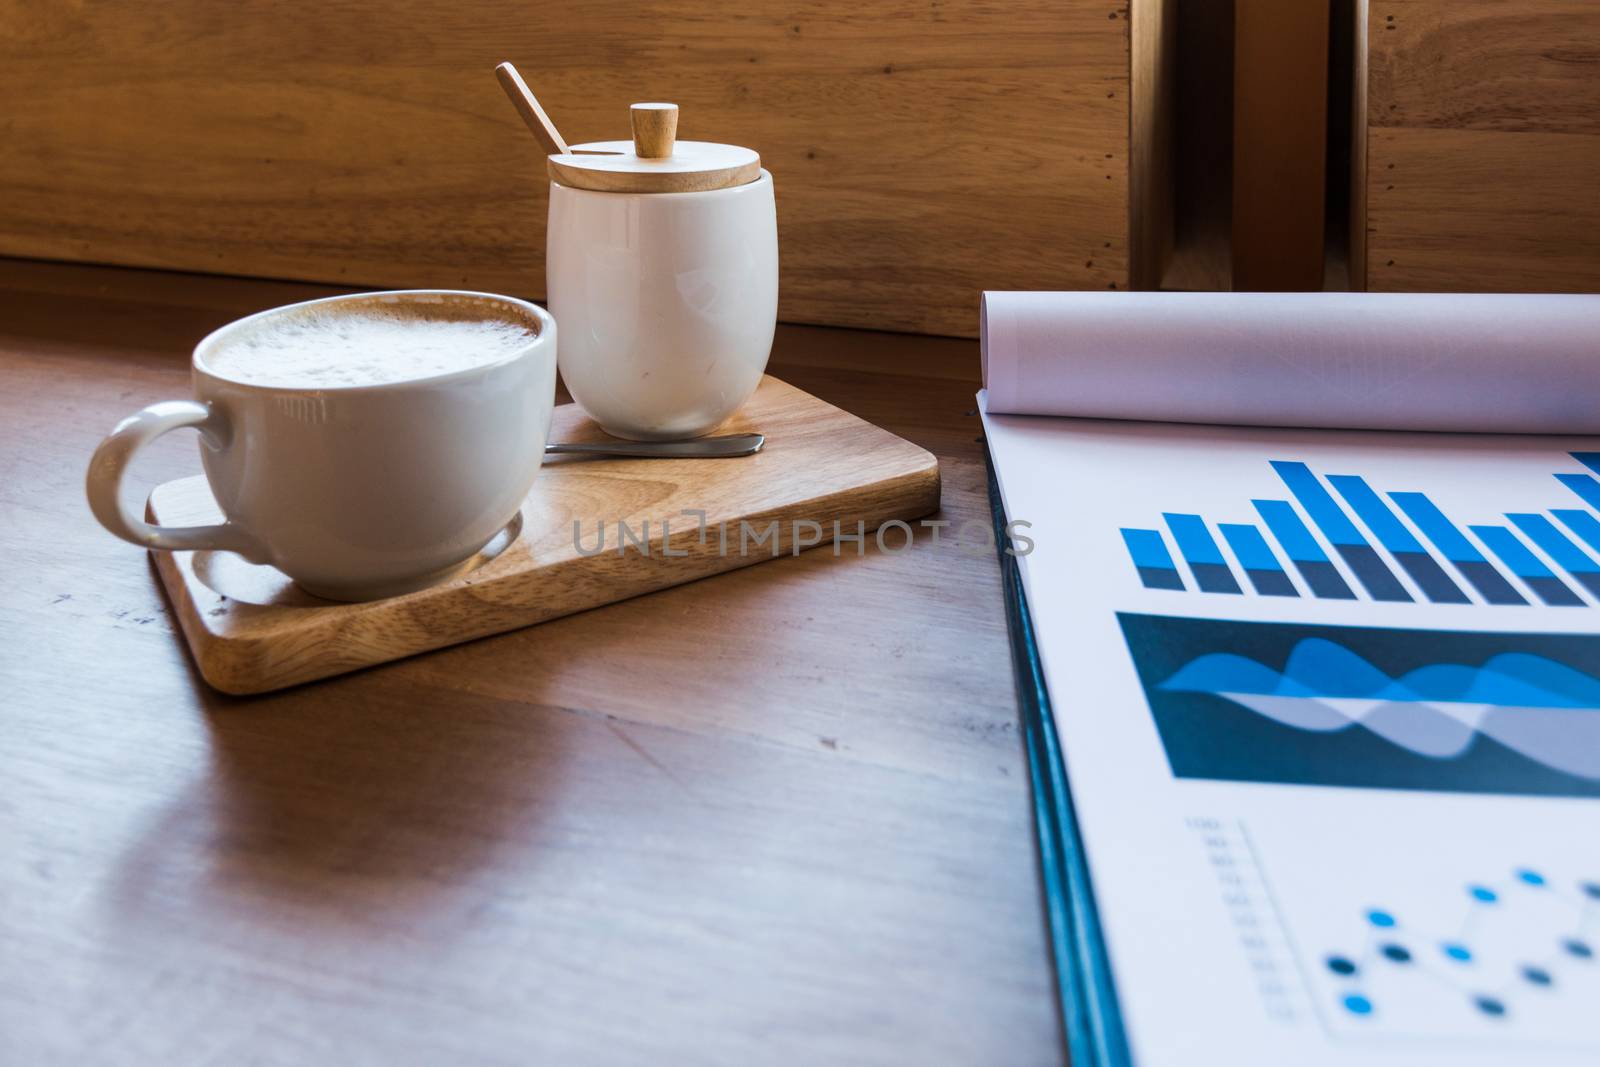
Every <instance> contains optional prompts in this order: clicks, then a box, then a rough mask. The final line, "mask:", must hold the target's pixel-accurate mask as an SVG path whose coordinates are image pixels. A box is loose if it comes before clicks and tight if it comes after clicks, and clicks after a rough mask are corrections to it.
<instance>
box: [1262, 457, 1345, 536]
mask: <svg viewBox="0 0 1600 1067" xmlns="http://www.w3.org/2000/svg"><path fill="white" fill-rule="evenodd" d="M1272 469H1273V470H1275V471H1277V472H1278V477H1280V478H1282V479H1283V484H1285V485H1287V486H1288V487H1289V492H1291V493H1293V494H1294V495H1295V499H1296V500H1298V501H1300V506H1301V507H1303V508H1305V509H1306V514H1307V515H1310V516H1311V521H1312V522H1314V523H1316V524H1317V526H1318V527H1319V528H1320V529H1321V530H1322V533H1323V535H1324V536H1326V537H1327V539H1328V540H1329V541H1331V542H1333V543H1334V544H1335V545H1364V544H1366V543H1367V539H1366V538H1365V537H1362V536H1361V531H1360V530H1357V529H1356V525H1355V523H1353V522H1351V521H1350V517H1349V516H1348V515H1346V514H1345V513H1344V509H1343V508H1341V507H1340V506H1339V504H1338V502H1337V501H1335V500H1334V499H1333V497H1332V496H1331V495H1329V493H1328V491H1327V490H1326V489H1324V488H1322V483H1321V482H1319V481H1318V480H1317V476H1316V475H1315V474H1312V473H1311V468H1310V467H1308V466H1306V465H1305V464H1304V463H1288V462H1285V461H1283V460H1273V461H1272Z"/></svg>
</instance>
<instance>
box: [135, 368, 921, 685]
mask: <svg viewBox="0 0 1600 1067" xmlns="http://www.w3.org/2000/svg"><path fill="white" fill-rule="evenodd" d="M721 430H722V431H723V432H727V433H749V432H756V433H761V434H764V435H765V436H766V438H767V445H766V447H765V448H763V449H762V450H761V452H760V453H758V454H757V455H754V456H749V457H745V458H743V459H737V460H732V459H729V460H645V459H617V460H594V459H585V458H574V459H555V460H547V461H546V462H545V464H544V467H543V469H541V470H540V472H539V480H538V482H537V484H536V485H535V486H534V490H533V492H532V493H531V494H530V495H529V497H528V500H527V502H526V503H525V504H524V505H523V507H522V514H521V532H520V536H516V537H515V539H514V540H513V541H512V542H511V544H510V545H509V547H507V548H505V549H504V551H502V552H500V553H498V554H497V555H496V556H495V557H494V558H493V559H491V560H488V561H487V562H485V563H484V564H483V565H482V566H480V567H477V568H476V569H474V570H472V571H471V572H470V573H467V574H464V575H462V576H461V577H459V578H457V579H455V580H453V581H449V582H445V583H443V584H441V585H437V586H434V587H433V588H431V589H425V590H423V591H421V592H418V593H412V594H411V595H409V596H400V597H391V598H389V599H386V600H377V601H369V602H366V603H360V604H334V603H330V602H327V601H321V600H318V599H317V598H316V597H312V596H308V595H307V594H305V593H302V592H301V591H300V590H299V589H297V588H296V587H295V586H294V584H293V583H292V582H290V581H289V580H288V579H287V578H286V577H285V576H284V575H283V574H282V573H280V572H279V571H276V570H274V569H273V568H271V567H264V566H251V565H250V564H247V563H244V562H243V561H242V560H239V559H238V558H237V557H234V556H231V555H228V554H225V553H216V552H154V553H152V556H153V557H154V559H155V565H156V569H157V570H158V571H159V572H160V574H161V579H162V581H163V583H165V585H166V588H167V594H168V597H169V599H170V601H171V603H172V606H173V610H174V611H175V612H176V613H177V615H178V621H179V623H180V625H181V627H182V629H183V634H184V636H185V637H186V638H187V639H188V642H189V648H190V650H191V651H192V652H193V653H194V657H195V663H196V665H197V666H198V667H199V669H200V673H201V675H202V676H203V677H204V678H205V679H206V681H208V682H210V683H211V684H212V685H214V686H216V687H217V688H218V689H221V690H222V691H223V692H225V693H235V694H245V693H261V692H266V691H268V690H272V689H282V688H283V687H284V686H289V685H295V684H298V683H300V682H308V681H313V680H315V679H319V678H327V677H329V676H331V675H335V674H343V673H345V672H346V671H353V670H357V669H359V668H361V667H370V666H373V665H374V664H378V663H387V662H389V661H391V660H396V659H400V658H401V657H404V656H410V655H415V654H416V653H418V652H431V651H433V650H434V649H438V648H444V647H446V646H448V645H454V644H459V643H461V642H462V641H470V640H473V639H474V638H479V637H487V636H489V635H491V634H497V633H504V632H505V631H507V630H513V629H516V628H518V627H521V626H530V625H533V624H534V623H541V622H548V621H549V620H551V619H557V618H560V617H562V616H564V615H571V614H573V613H574V612H579V611H587V610H589V609H591V608H597V607H601V606H602V605H605V604H612V603H615V602H616V601H619V600H626V599H627V598H629V597H634V596H639V595H641V594H644V593H653V592H657V591H659V590H662V589H667V588H670V587H671V586H674V585H682V584H683V583H684V582H692V581H695V580H697V579H700V578H705V577H708V576H710V575H713V574H721V573H723V572H726V571H730V570H734V569H735V568H738V567H748V566H751V565H753V564H757V563H762V562H767V561H770V560H773V559H778V558H781V557H783V556H786V555H798V554H799V553H800V552H801V551H803V550H805V549H807V548H810V547H816V546H817V545H819V544H824V543H825V544H827V545H828V546H829V548H830V549H832V550H833V551H835V552H838V553H843V552H851V553H855V554H858V555H859V554H860V553H861V552H862V551H864V549H865V543H864V541H859V540H858V541H854V542H846V541H841V542H839V544H838V545H837V546H835V545H834V542H833V536H834V533H835V531H836V530H837V531H839V532H841V533H843V534H846V535H855V536H857V537H860V535H861V534H862V533H863V531H866V532H869V533H870V532H871V531H875V530H877V529H878V527H879V526H881V525H883V524H884V523H886V522H889V521H891V520H899V521H900V522H901V523H902V524H904V523H906V522H907V521H908V520H915V519H920V518H922V517H923V516H925V515H928V514H931V513H932V512H934V511H937V510H938V508H939V463H938V460H936V459H934V457H933V455H932V454H931V453H929V452H928V451H927V450H926V449H922V448H918V447H917V446H916V445H914V444H911V443H910V442H909V441H904V440H902V439H900V438H898V437H896V436H894V434H891V433H889V432H888V431H887V430H881V429H879V428H878V427H876V426H873V425H871V424H870V423H867V422H863V421H862V420H861V419H858V418H856V417H855V416H854V415H851V414H849V413H848V412H844V411H841V410H839V409H838V408H836V407H834V406H833V405H832V404H827V403H824V402H823V401H821V400H818V399H817V398H816V397H814V396H811V395H810V394H809V393H805V392H802V391H801V390H799V389H796V388H794V387H793V386H791V385H786V384H784V383H783V382H781V381H779V380H778V379H776V378H773V377H770V376H769V377H767V378H766V379H764V380H763V381H762V383H761V385H760V387H759V388H758V389H757V390H756V394H755V396H753V397H751V398H750V400H749V401H748V402H746V404H745V406H744V407H743V408H741V409H740V411H739V412H738V413H737V414H736V415H735V416H734V417H733V418H732V419H730V420H729V421H728V423H726V424H725V425H724V426H723V427H722V428H721ZM551 439H552V440H555V441H588V440H605V439H606V437H605V434H604V433H603V432H602V431H601V430H600V428H599V427H598V426H596V425H595V424H594V423H593V422H592V421H591V420H589V419H588V418H587V417H586V416H584V414H583V413H582V411H581V410H579V409H578V408H577V407H576V406H575V405H571V404H567V405H562V406H561V407H559V408H557V410H556V413H555V419H554V421H553V423H552V426H551ZM147 511H148V515H149V521H154V522H159V523H161V524H163V525H166V526H201V525H208V524H211V523H216V522H221V521H222V519H223V515H222V513H221V511H220V510H219V509H218V508H217V505H216V501H215V500H214V499H213V498H212V496H211V492H210V490H209V489H208V488H207V486H206V480H205V478H204V477H201V476H196V477H193V478H185V479H183V480H181V481H175V482H168V483H167V484H165V485H163V486H160V487H159V488H157V490H156V491H155V493H154V494H153V495H152V496H151V498H150V502H149V505H148V508H147ZM575 523H576V524H578V525H577V529H576V530H575V529H574V524H575ZM702 524H703V526H702ZM624 526H625V527H626V529H627V531H628V537H629V538H630V540H624V535H623V527H624ZM674 527H675V529H674ZM911 532H912V531H910V530H909V529H907V530H905V531H901V530H898V529H896V530H891V531H888V532H887V538H888V539H887V540H886V542H885V543H886V544H888V545H890V546H893V547H894V548H898V547H899V546H900V545H902V544H904V543H905V542H904V539H905V537H907V536H909V534H910V533H911Z"/></svg>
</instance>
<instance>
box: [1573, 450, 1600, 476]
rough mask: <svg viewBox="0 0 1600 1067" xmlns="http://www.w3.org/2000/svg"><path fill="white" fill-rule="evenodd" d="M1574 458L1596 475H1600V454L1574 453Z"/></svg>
mask: <svg viewBox="0 0 1600 1067" xmlns="http://www.w3.org/2000/svg"><path fill="white" fill-rule="evenodd" d="M1572 458H1573V459H1575V460H1577V461H1578V462H1579V463H1582V464H1583V465H1584V466H1585V467H1588V468H1589V469H1590V470H1592V471H1594V472H1595V473H1596V474H1600V452H1574V453H1572Z"/></svg>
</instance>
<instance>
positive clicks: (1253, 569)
mask: <svg viewBox="0 0 1600 1067" xmlns="http://www.w3.org/2000/svg"><path fill="white" fill-rule="evenodd" d="M1217 529H1219V530H1221V531H1222V536H1223V538H1224V539H1225V540H1226V541H1227V542H1228V545H1229V547H1231V548H1232V549H1233V554H1234V555H1235V556H1238V557H1239V565H1240V566H1241V567H1243V568H1244V576H1245V577H1246V578H1248V579H1250V584H1251V585H1253V586H1255V590H1256V592H1258V593H1260V594H1261V595H1262V596H1299V595H1300V591H1299V590H1298V589H1296V588H1295V587H1294V582H1293V581H1291V580H1290V578H1289V576H1288V575H1287V574H1285V573H1284V570H1283V565H1282V564H1281V563H1279V562H1278V557H1277V556H1276V555H1274V554H1273V552H1272V546H1270V545H1268V544H1267V539H1266V538H1265V537H1262V536H1261V531H1260V530H1258V529H1256V528H1255V527H1254V526H1248V525H1244V524H1235V523H1227V522H1224V523H1220V524H1218V526H1217Z"/></svg>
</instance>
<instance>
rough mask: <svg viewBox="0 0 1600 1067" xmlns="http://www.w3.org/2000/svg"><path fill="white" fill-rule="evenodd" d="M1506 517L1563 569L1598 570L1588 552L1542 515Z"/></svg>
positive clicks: (1585, 572)
mask: <svg viewBox="0 0 1600 1067" xmlns="http://www.w3.org/2000/svg"><path fill="white" fill-rule="evenodd" d="M1506 518H1508V519H1510V520H1511V521H1512V522H1514V523H1516V524H1517V529H1519V530H1521V531H1522V533H1523V536H1525V537H1526V538H1527V539H1528V540H1530V541H1532V542H1533V543H1534V544H1536V545H1538V546H1539V548H1540V549H1542V550H1543V551H1544V554H1545V555H1547V556H1549V557H1550V558H1551V559H1553V560H1555V561H1556V563H1557V564H1559V565H1560V566H1561V567H1562V568H1564V569H1565V570H1569V571H1571V572H1572V573H1573V574H1594V573H1596V572H1600V563H1596V562H1595V561H1594V560H1593V559H1591V558H1590V557H1589V554H1588V553H1587V552H1585V551H1584V550H1583V549H1581V548H1579V547H1578V546H1577V545H1575V544H1573V543H1572V541H1571V540H1569V539H1568V538H1567V536H1566V535H1565V534H1563V533H1562V532H1561V531H1560V530H1558V529H1556V527H1555V524H1554V523H1552V522H1551V521H1550V520H1549V519H1547V518H1545V517H1544V516H1543V515H1528V514H1520V513H1519V514H1507V515H1506Z"/></svg>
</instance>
